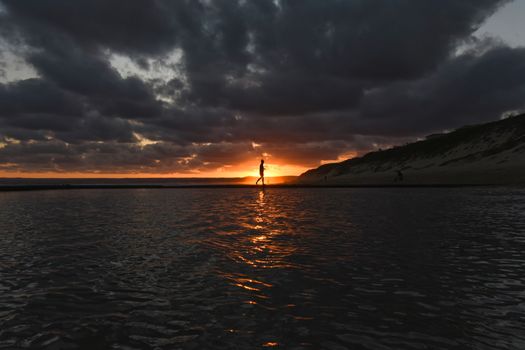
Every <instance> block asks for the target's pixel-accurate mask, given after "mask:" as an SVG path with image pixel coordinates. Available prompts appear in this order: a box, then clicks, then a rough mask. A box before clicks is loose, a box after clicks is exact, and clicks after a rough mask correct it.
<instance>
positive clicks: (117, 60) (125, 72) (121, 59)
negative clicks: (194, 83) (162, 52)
mask: <svg viewBox="0 0 525 350" xmlns="http://www.w3.org/2000/svg"><path fill="white" fill-rule="evenodd" d="M181 60H182V50H180V49H175V50H173V51H172V52H171V53H170V54H168V55H166V56H165V57H162V58H159V59H152V58H149V59H147V60H146V61H147V66H148V67H147V68H144V67H141V66H140V65H139V64H138V63H137V62H136V61H134V60H132V59H131V58H130V57H129V56H124V55H119V54H111V56H110V60H109V61H110V63H111V65H112V66H113V68H115V69H116V70H117V71H118V72H119V73H120V75H121V76H122V77H124V78H127V77H132V76H135V77H138V78H140V79H141V80H144V81H148V80H152V79H158V80H161V81H164V82H168V81H170V80H171V79H174V78H179V79H180V69H178V67H179V66H180V63H181Z"/></svg>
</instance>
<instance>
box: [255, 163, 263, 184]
mask: <svg viewBox="0 0 525 350" xmlns="http://www.w3.org/2000/svg"><path fill="white" fill-rule="evenodd" d="M259 175H261V177H260V178H259V179H258V180H257V181H256V182H255V184H256V185H257V184H258V183H259V181H261V180H262V184H263V186H264V159H261V165H259Z"/></svg>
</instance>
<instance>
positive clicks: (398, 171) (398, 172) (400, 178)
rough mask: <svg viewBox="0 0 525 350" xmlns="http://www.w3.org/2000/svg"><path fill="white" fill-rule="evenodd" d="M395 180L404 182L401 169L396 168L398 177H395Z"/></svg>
mask: <svg viewBox="0 0 525 350" xmlns="http://www.w3.org/2000/svg"><path fill="white" fill-rule="evenodd" d="M394 182H403V173H402V172H401V170H396V177H395V179H394Z"/></svg>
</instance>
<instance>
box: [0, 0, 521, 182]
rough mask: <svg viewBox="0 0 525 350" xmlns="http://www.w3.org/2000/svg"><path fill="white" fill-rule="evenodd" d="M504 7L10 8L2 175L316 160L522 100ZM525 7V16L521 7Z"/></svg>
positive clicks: (5, 35)
mask: <svg viewBox="0 0 525 350" xmlns="http://www.w3.org/2000/svg"><path fill="white" fill-rule="evenodd" d="M507 3H508V1H504V0H461V1H458V0H427V1H408V0H366V1H365V0H322V1H321V0H175V1H174V0H155V1H151V0H77V1H60V0H24V1H20V0H0V46H1V49H2V50H1V54H0V81H1V82H2V83H1V84H0V170H4V171H5V170H8V171H14V172H23V171H31V172H35V171H45V172H49V171H57V172H102V173H105V172H107V173H195V172H198V171H201V172H208V171H214V170H216V169H218V168H223V169H224V168H228V167H231V166H235V165H236V164H242V163H246V162H249V161H254V162H256V159H257V158H258V157H260V156H261V155H264V156H266V157H269V158H270V161H272V160H273V161H274V162H278V163H281V164H282V163H287V164H291V165H297V166H303V167H311V166H315V165H317V164H319V163H320V162H321V161H326V160H336V159H339V158H340V157H342V156H344V155H348V154H352V153H354V154H355V153H362V152H365V151H368V150H371V149H374V148H377V147H382V146H385V145H390V144H396V143H399V142H405V141H407V140H411V139H414V138H417V137H420V136H424V135H425V134H430V133H433V132H436V131H441V130H444V129H452V128H455V127H458V126H461V125H463V124H469V123H476V122H483V121H487V120H490V119H495V118H497V117H498V116H499V115H501V114H502V113H505V112H508V111H513V110H521V109H523V108H524V107H525V48H521V47H520V46H519V45H518V46H516V45H513V46H507V44H506V43H505V42H504V41H502V40H500V39H497V38H491V37H490V36H487V35H484V37H483V38H479V37H477V36H476V35H475V33H476V31H478V29H479V28H480V26H482V25H483V23H484V22H485V21H486V20H487V19H488V18H490V17H491V16H492V15H493V14H494V13H495V12H496V11H497V10H498V9H499V8H500V7H501V6H504V5H506V4H507ZM524 15H525V14H524Z"/></svg>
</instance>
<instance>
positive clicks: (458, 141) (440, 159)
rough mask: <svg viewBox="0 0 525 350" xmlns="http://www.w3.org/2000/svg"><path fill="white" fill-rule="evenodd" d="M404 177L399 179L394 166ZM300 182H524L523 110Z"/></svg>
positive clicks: (328, 169) (345, 164) (338, 166)
mask: <svg viewBox="0 0 525 350" xmlns="http://www.w3.org/2000/svg"><path fill="white" fill-rule="evenodd" d="M398 170H399V171H401V172H402V174H403V181H399V179H396V178H397V171H398ZM297 181H298V182H299V183H302V184H317V185H320V184H326V185H345V184H348V185H360V184H362V185H367V184H368V185H375V184H421V185H428V184H451V185H468V184H473V185H479V184H495V185H515V184H525V114H522V115H519V116H515V117H511V118H507V119H504V120H500V121H496V122H492V123H487V124H481V125H474V126H466V127H462V128H460V129H457V130H455V131H453V132H450V133H447V134H439V135H431V136H429V137H427V138H426V139H425V140H423V141H418V142H414V143H411V144H407V145H405V146H399V147H394V148H391V149H388V150H384V151H377V152H371V153H368V154H366V155H365V156H363V157H360V158H353V159H349V160H346V161H344V162H341V163H333V164H326V165H323V166H321V167H319V168H317V169H313V170H309V171H307V172H305V173H304V174H302V175H301V176H300V177H299V178H298V180H297Z"/></svg>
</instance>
